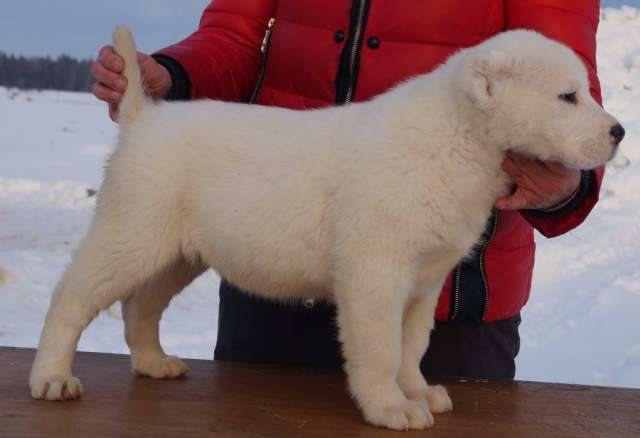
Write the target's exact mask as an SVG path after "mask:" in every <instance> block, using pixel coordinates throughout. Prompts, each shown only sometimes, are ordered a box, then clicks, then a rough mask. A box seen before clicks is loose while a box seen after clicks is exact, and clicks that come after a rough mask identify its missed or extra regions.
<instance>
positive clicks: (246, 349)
mask: <svg viewBox="0 0 640 438" xmlns="http://www.w3.org/2000/svg"><path fill="white" fill-rule="evenodd" d="M335 317H336V309H335V307H334V306H333V305H330V304H327V303H315V304H313V305H312V306H310V305H305V304H304V303H300V302H292V303H277V302H273V301H268V300H265V299H263V298H260V297H256V296H252V295H249V294H247V293H245V292H242V291H240V290H238V289H236V288H235V287H234V286H233V285H231V284H229V283H227V282H225V281H223V282H222V283H221V285H220V310H219V318H218V341H217V343H216V349H215V354H214V358H215V359H216V360H221V361H235V362H248V363H279V364H293V365H307V366H317V367H330V368H332V367H334V368H338V367H341V366H342V362H343V360H342V355H341V353H340V343H339V342H338V340H337V328H336V325H335ZM519 324H520V316H519V315H518V316H514V317H512V318H509V319H504V320H500V321H496V322H493V323H490V324H481V323H474V322H468V321H449V322H446V323H436V327H435V329H434V330H433V332H432V334H431V340H430V343H429V349H428V351H427V353H426V354H425V356H424V358H423V360H422V363H421V368H422V371H423V373H424V374H426V375H430V376H457V377H469V378H487V379H513V377H514V375H515V357H516V355H517V354H518V350H519V348H520V336H519V334H518V326H519Z"/></svg>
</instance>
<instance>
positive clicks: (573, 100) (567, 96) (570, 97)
mask: <svg viewBox="0 0 640 438" xmlns="http://www.w3.org/2000/svg"><path fill="white" fill-rule="evenodd" d="M576 94H577V93H576V92H575V91H574V92H573V93H564V94H560V95H558V98H559V99H560V100H563V101H565V102H567V103H570V104H573V105H577V104H578V97H577V96H576Z"/></svg>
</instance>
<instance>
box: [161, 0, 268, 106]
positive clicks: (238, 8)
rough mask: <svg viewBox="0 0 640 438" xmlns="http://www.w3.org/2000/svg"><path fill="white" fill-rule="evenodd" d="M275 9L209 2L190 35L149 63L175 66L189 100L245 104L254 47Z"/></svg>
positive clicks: (254, 70) (255, 3)
mask: <svg viewBox="0 0 640 438" xmlns="http://www.w3.org/2000/svg"><path fill="white" fill-rule="evenodd" d="M275 6H276V0H214V1H212V2H211V3H210V4H209V5H208V6H207V7H206V9H205V10H204V12H203V14H202V18H201V19H200V26H199V27H198V30H197V31H196V32H195V33H193V34H192V35H191V36H189V37H187V38H186V39H184V40H183V41H180V42H179V43H177V44H174V45H172V46H169V47H167V48H164V49H162V50H159V51H158V52H156V53H155V54H154V57H156V59H158V60H159V61H160V62H161V63H162V64H163V65H165V66H166V65H167V64H172V61H174V63H173V65H174V70H176V67H175V63H177V64H178V65H179V67H177V68H178V69H179V68H181V69H182V70H183V72H184V73H186V75H187V78H186V79H187V82H188V87H187V89H188V90H189V94H190V96H189V97H190V98H191V99H200V98H211V99H220V100H229V101H245V102H246V101H248V100H249V97H250V95H251V92H252V90H253V87H254V85H255V82H256V79H257V77H258V72H259V70H260V67H261V63H262V54H261V52H260V47H261V45H262V40H263V38H264V34H265V31H266V29H267V25H268V23H269V19H270V18H271V17H272V16H273V15H274V13H275ZM167 58H168V59H167ZM162 59H164V62H162V61H161V60H162ZM170 71H171V69H170Z"/></svg>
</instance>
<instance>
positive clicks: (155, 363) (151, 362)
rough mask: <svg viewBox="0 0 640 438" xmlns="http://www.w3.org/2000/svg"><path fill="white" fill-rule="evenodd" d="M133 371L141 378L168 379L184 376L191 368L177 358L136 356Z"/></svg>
mask: <svg viewBox="0 0 640 438" xmlns="http://www.w3.org/2000/svg"><path fill="white" fill-rule="evenodd" d="M132 370H133V372H134V373H136V374H138V375H141V376H149V377H153V378H156V379H166V378H170V377H180V376H183V375H184V374H186V372H187V371H189V367H188V366H187V364H185V363H184V362H183V361H182V359H180V358H179V357H176V356H142V357H140V356H134V358H133V365H132Z"/></svg>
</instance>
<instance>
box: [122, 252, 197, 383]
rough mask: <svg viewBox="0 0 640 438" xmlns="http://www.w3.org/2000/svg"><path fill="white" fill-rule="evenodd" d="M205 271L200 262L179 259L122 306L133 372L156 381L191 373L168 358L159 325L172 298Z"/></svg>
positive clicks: (174, 360) (139, 289) (177, 360)
mask: <svg viewBox="0 0 640 438" xmlns="http://www.w3.org/2000/svg"><path fill="white" fill-rule="evenodd" d="M205 269H206V266H204V265H202V264H201V263H200V261H194V262H189V261H187V260H186V259H184V258H182V257H180V259H179V260H178V261H177V262H175V263H174V264H173V265H172V266H170V267H169V268H167V269H165V270H163V271H162V272H161V273H158V274H156V275H155V276H154V277H152V278H151V279H149V281H147V283H146V284H144V285H143V286H141V287H139V288H137V289H136V290H135V291H134V292H133V293H132V294H131V296H129V297H128V298H127V299H126V300H124V301H123V302H122V316H123V319H124V326H125V339H126V340H127V344H128V345H129V349H130V350H131V369H132V371H134V372H135V373H137V374H140V375H143V376H150V377H155V378H164V377H178V376H181V375H183V374H184V373H186V372H187V371H188V367H187V365H185V363H184V362H182V360H180V359H179V358H178V357H175V356H167V355H166V354H165V352H164V350H163V349H162V346H161V345H160V337H159V324H160V318H161V316H162V312H163V311H164V309H165V308H166V307H167V306H168V305H169V301H171V298H172V297H173V296H174V295H175V294H177V293H179V292H180V291H181V290H182V289H184V288H185V287H186V286H187V285H188V284H189V283H191V281H193V280H194V279H195V278H196V277H198V276H199V275H200V274H201V273H202V272H204V271H205Z"/></svg>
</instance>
